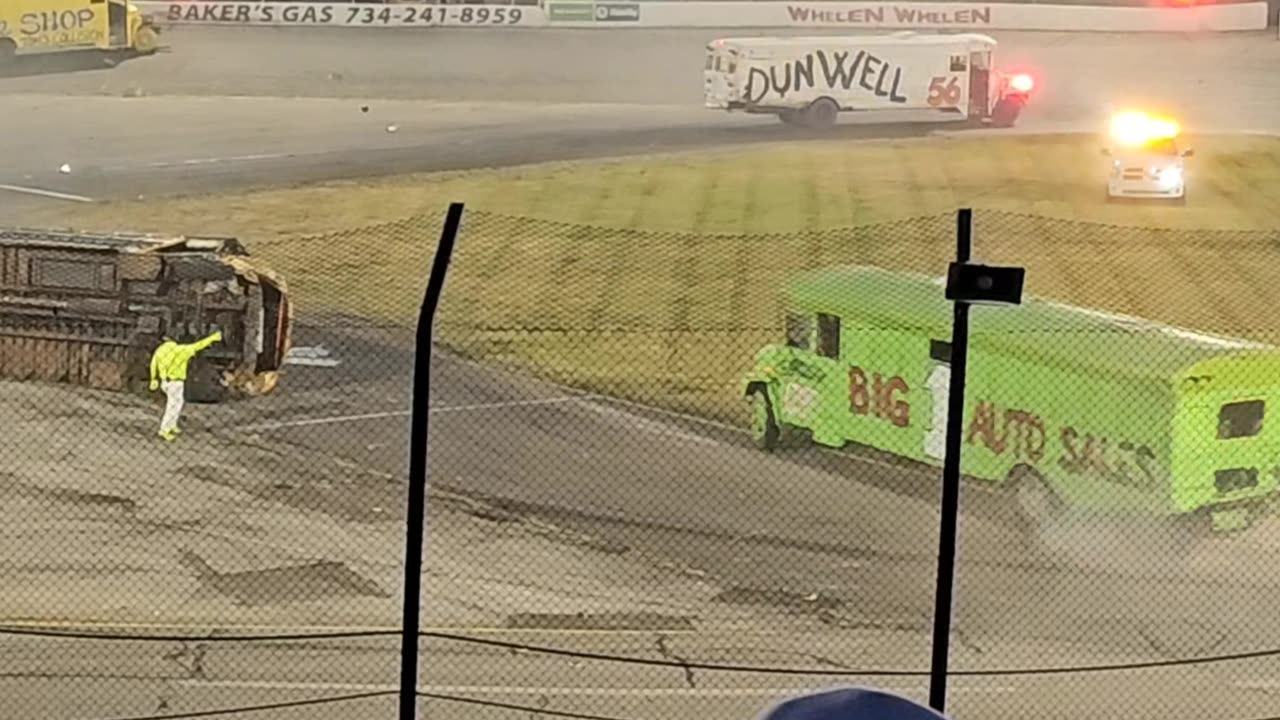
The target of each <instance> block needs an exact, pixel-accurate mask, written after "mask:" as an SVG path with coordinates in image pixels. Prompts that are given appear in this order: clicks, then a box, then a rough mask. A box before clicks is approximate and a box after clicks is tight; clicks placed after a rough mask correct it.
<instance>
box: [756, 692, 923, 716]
mask: <svg viewBox="0 0 1280 720" xmlns="http://www.w3.org/2000/svg"><path fill="white" fill-rule="evenodd" d="M763 720H946V716H945V715H942V714H941V713H938V712H937V711H935V710H932V709H930V708H928V707H926V706H924V705H919V704H917V703H914V702H912V701H910V700H907V699H906V698H902V697H898V696H897V695H893V694H891V693H887V692H882V691H880V690H868V689H865V688H844V689H841V690H829V691H825V692H819V693H814V694H812V695H804V696H802V697H798V698H792V699H791V700H786V701H784V702H783V703H782V704H780V705H778V706H777V707H775V708H774V709H773V710H771V711H769V713H768V714H767V715H765V716H764V718H763Z"/></svg>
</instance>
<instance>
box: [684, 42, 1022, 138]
mask: <svg viewBox="0 0 1280 720" xmlns="http://www.w3.org/2000/svg"><path fill="white" fill-rule="evenodd" d="M995 49H996V41H995V40H994V39H992V38H990V37H988V36H986V35H979V34H976V33H965V34H956V35H918V34H916V33H913V32H902V33H894V34H892V35H862V36H845V37H837V36H831V37H781V38H779V37H763V38H723V39H720V40H715V41H713V42H712V43H711V44H710V45H708V46H707V58H706V65H705V68H704V79H703V82H704V93H705V104H706V106H707V107H709V108H714V109H718V110H728V111H742V112H747V113H759V114H771V115H777V116H778V117H779V118H780V119H781V120H782V121H783V122H785V123H787V124H791V125H803V126H806V127H814V128H827V127H830V126H832V125H834V124H835V122H836V118H837V115H838V114H839V113H841V112H850V111H884V110H932V111H936V112H937V113H939V114H940V115H941V116H942V117H943V118H950V119H954V120H960V121H970V122H973V123H980V124H989V125H993V126H997V127H1010V126H1012V125H1013V124H1014V123H1015V122H1016V121H1017V119H1018V115H1019V114H1020V113H1021V112H1022V108H1023V107H1024V106H1025V105H1026V104H1027V101H1028V99H1029V97H1030V94H1031V90H1032V86H1033V85H1034V84H1035V83H1034V80H1033V79H1032V77H1031V75H1029V74H1027V73H1014V74H1009V75H1006V74H1003V73H1001V72H999V71H997V70H996V66H995Z"/></svg>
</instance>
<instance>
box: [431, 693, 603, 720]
mask: <svg viewBox="0 0 1280 720" xmlns="http://www.w3.org/2000/svg"><path fill="white" fill-rule="evenodd" d="M418 697H420V698H428V699H431V700H441V701H444V702H452V703H459V704H462V705H478V706H480V707H488V708H497V709H499V710H514V711H516V712H527V713H532V714H534V715H546V716H547V717H556V718H571V719H572V720H626V719H625V718H620V717H612V716H609V715H592V714H589V713H576V712H569V711H567V710H550V709H547V708H538V707H534V706H532V705H516V704H514V703H504V702H498V701H497V700H481V699H479V698H470V697H463V696H461V695H441V694H439V693H429V692H419V693H418Z"/></svg>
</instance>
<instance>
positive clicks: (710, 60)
mask: <svg viewBox="0 0 1280 720" xmlns="http://www.w3.org/2000/svg"><path fill="white" fill-rule="evenodd" d="M715 64H716V56H715V53H713V52H711V51H710V50H708V51H707V67H706V69H707V70H710V69H712V68H714V67H715Z"/></svg>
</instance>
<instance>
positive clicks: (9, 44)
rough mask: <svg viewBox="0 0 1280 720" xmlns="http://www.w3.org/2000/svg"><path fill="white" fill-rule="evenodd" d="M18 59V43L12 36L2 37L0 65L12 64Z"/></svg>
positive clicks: (0, 41)
mask: <svg viewBox="0 0 1280 720" xmlns="http://www.w3.org/2000/svg"><path fill="white" fill-rule="evenodd" d="M17 59H18V44H17V43H15V42H14V41H13V40H12V39H11V38H0V67H7V66H9V65H12V64H13V62H14V61H15V60H17Z"/></svg>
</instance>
